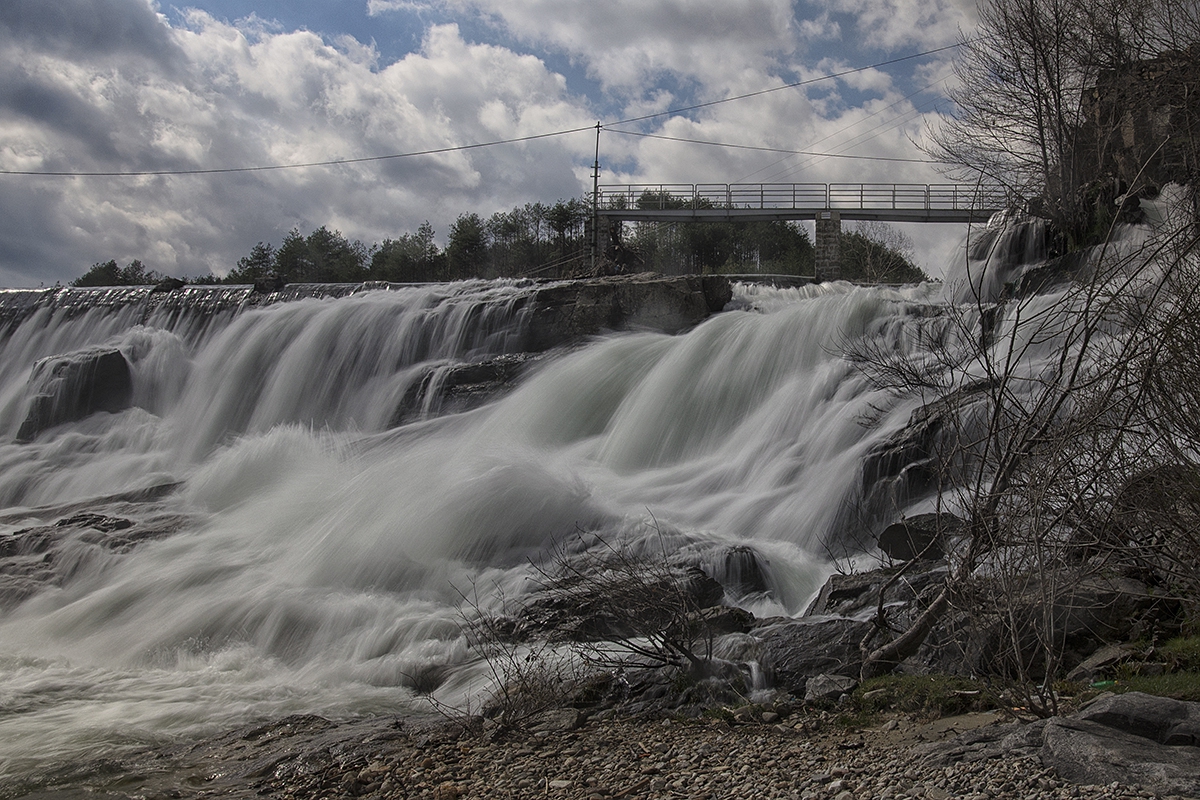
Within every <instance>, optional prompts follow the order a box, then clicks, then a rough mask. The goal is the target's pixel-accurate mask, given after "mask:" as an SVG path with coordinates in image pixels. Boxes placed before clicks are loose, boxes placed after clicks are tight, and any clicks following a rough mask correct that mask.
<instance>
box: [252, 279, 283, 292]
mask: <svg viewBox="0 0 1200 800" xmlns="http://www.w3.org/2000/svg"><path fill="white" fill-rule="evenodd" d="M286 286H287V281H285V280H284V279H283V278H282V277H281V276H279V275H267V276H266V277H263V278H259V279H258V280H256V281H255V282H254V288H253V290H252V292H253V293H254V294H271V293H273V292H278V291H282V290H283V288H284V287H286Z"/></svg>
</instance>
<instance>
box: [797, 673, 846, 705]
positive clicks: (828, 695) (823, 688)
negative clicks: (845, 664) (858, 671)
mask: <svg viewBox="0 0 1200 800" xmlns="http://www.w3.org/2000/svg"><path fill="white" fill-rule="evenodd" d="M857 688H858V681H856V680H855V679H854V678H848V677H846V676H845V675H824V674H822V675H814V676H813V677H811V678H809V679H808V682H807V683H806V684H805V686H804V702H806V703H831V702H834V701H835V700H837V699H838V698H839V697H841V696H842V695H844V694H849V693H850V692H853V691H854V690H855V689H857Z"/></svg>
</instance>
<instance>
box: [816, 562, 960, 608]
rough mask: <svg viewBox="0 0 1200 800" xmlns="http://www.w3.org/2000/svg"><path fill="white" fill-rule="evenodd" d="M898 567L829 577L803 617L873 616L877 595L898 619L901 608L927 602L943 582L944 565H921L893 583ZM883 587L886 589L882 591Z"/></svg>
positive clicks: (916, 564) (910, 569)
mask: <svg viewBox="0 0 1200 800" xmlns="http://www.w3.org/2000/svg"><path fill="white" fill-rule="evenodd" d="M898 572H900V567H887V568H883V569H876V570H871V571H870V572H857V573H851V574H846V575H842V574H833V575H830V576H829V579H828V580H827V581H826V582H825V585H824V586H822V587H821V591H820V592H818V593H817V596H816V597H815V598H814V599H813V601H812V603H811V604H809V607H808V609H807V610H806V611H805V612H804V614H805V616H819V615H830V614H834V615H837V616H845V617H855V616H858V617H862V616H865V615H868V614H872V613H874V612H875V610H876V608H878V606H879V595H880V592H883V595H884V597H883V602H884V605H886V606H889V607H890V608H891V609H892V615H893V617H895V616H898V615H899V612H900V610H901V607H904V606H911V604H913V603H914V602H916V601H918V600H928V599H931V598H932V596H933V594H935V593H936V592H937V591H938V590H939V589H940V588H941V586H942V584H944V583H945V582H946V576H947V575H948V574H949V570H948V569H947V567H946V563H945V562H944V561H921V562H917V563H913V564H910V565H908V567H906V568H905V570H904V576H903V580H898V579H895V578H896V575H897V573H898ZM885 587H886V588H885Z"/></svg>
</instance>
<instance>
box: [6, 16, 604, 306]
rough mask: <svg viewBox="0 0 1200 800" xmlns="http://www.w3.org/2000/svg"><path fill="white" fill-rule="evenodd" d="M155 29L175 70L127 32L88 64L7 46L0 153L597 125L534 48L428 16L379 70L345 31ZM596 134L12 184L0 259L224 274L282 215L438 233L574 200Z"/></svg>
mask: <svg viewBox="0 0 1200 800" xmlns="http://www.w3.org/2000/svg"><path fill="white" fill-rule="evenodd" d="M122 7H123V9H124V11H125V12H126V13H127V15H128V16H130V17H132V18H133V19H135V20H136V19H141V18H142V17H143V16H144V12H145V11H146V9H145V7H144V3H142V2H140V0H130V1H129V2H126V3H123V4H122ZM155 24H158V25H160V26H161V27H162V28H163V30H164V31H165V33H166V35H167V40H166V41H167V46H165V47H160V51H161V52H162V53H167V54H169V55H170V57H171V58H172V59H173V60H172V62H171V64H170V65H169V67H170V68H168V69H162V70H159V69H149V68H147V67H145V65H144V62H145V53H144V52H143V51H142V50H141V49H140V48H141V46H142V43H141V42H140V41H132V40H129V41H127V42H126V47H127V48H128V49H127V50H121V49H118V48H108V49H107V50H105V51H104V52H103V53H102V56H103V58H102V59H101V60H98V59H97V57H96V56H95V54H94V52H93V51H92V50H89V49H87V48H84V49H83V50H82V51H80V52H78V53H76V52H73V51H72V50H71V48H69V47H59V46H53V47H39V44H38V42H36V41H32V42H31V40H29V39H20V38H18V39H14V38H12V37H8V38H6V39H5V40H3V41H0V81H2V83H0V85H2V86H3V88H0V137H2V138H0V142H2V144H0V165H2V166H3V167H4V168H6V169H26V170H71V171H110V170H112V171H116V170H120V171H137V170H155V169H199V168H221V167H232V166H246V165H269V164H281V163H285V164H286V163H307V162H314V161H324V160H332V159H344V158H356V157H363V156H372V155H382V154H390V153H404V152H411V151H418V150H429V149H438V148H446V147H454V146H457V145H463V144H471V143H475V142H480V141H492V140H497V139H507V138H516V137H520V136H526V135H531V134H539V133H543V132H546V131H552V130H561V129H566V128H572V127H579V126H581V125H586V124H587V121H588V120H590V119H594V115H593V114H592V113H591V112H590V111H587V110H585V109H584V107H583V106H582V105H581V104H580V103H579V102H578V100H576V99H573V98H571V97H570V96H568V94H567V92H566V88H565V82H564V80H563V78H562V77H561V76H560V75H557V74H555V73H553V72H552V71H550V70H548V69H547V68H546V66H545V64H544V63H543V62H542V61H541V60H539V59H538V58H536V57H534V56H531V55H523V54H519V53H514V52H512V51H511V50H507V49H505V48H502V47H497V46H492V45H483V44H471V43H468V42H466V41H464V40H463V39H462V37H461V34H460V32H459V30H458V28H457V27H456V26H454V25H443V26H436V27H433V28H431V29H430V30H429V31H428V32H427V35H426V37H425V41H424V43H423V45H422V47H421V49H420V51H419V52H415V53H410V54H408V55H407V56H405V57H404V58H402V59H399V60H397V61H395V62H393V63H391V64H387V65H384V66H380V65H379V63H378V54H377V53H375V51H374V50H373V48H371V47H369V46H367V45H363V44H361V43H359V42H357V41H355V40H352V39H346V38H338V39H336V40H335V41H333V42H332V43H330V42H326V41H325V40H324V39H323V38H322V37H320V36H318V35H316V34H314V33H311V32H307V31H290V32H278V33H276V32H272V31H269V30H265V29H264V28H263V26H261V25H257V26H256V25H251V24H247V25H245V26H242V27H239V26H237V25H230V24H227V23H224V22H220V21H217V20H216V19H214V18H212V17H210V16H208V15H206V14H204V13H201V12H197V11H191V12H189V13H188V14H187V16H186V18H185V20H184V22H183V24H182V25H180V26H179V27H176V28H169V27H166V26H165V24H162V23H159V22H156V23H155ZM126 27H127V28H129V29H131V30H133V29H136V26H126ZM86 35H90V34H85V38H86ZM159 44H161V42H160V43H159ZM101 61H102V62H103V63H101ZM591 146H592V139H591V137H590V136H589V135H588V134H586V133H584V134H582V135H577V136H574V137H562V138H560V139H550V140H541V141H538V142H532V143H526V144H514V145H507V146H503V147H496V148H491V149H488V150H486V151H465V152H457V153H446V154H442V155H436V156H429V157H422V158H411V159H395V160H389V161H381V162H371V163H366V164H358V165H343V166H337V167H327V168H307V169H296V170H282V171H272V172H263V173H240V174H231V175H214V176H186V175H185V176H158V177H143V178H77V179H71V180H63V179H57V180H55V179H51V178H36V177H29V176H26V177H18V176H9V177H7V178H4V179H3V189H4V190H5V192H3V193H0V197H2V198H3V200H4V204H5V205H4V207H5V208H6V209H8V208H20V209H21V212H22V213H21V214H6V215H5V218H4V220H3V221H2V222H0V269H3V270H7V272H8V275H20V276H24V280H23V281H22V282H23V283H26V284H29V283H37V282H40V281H46V282H53V281H54V280H62V281H67V280H70V279H72V278H74V277H76V276H78V275H79V274H81V273H82V272H83V271H84V270H85V269H86V268H87V267H88V266H90V265H91V264H92V263H94V262H96V261H105V260H107V259H109V258H116V259H117V260H118V261H119V262H122V263H124V262H128V261H130V260H132V259H134V258H140V259H142V260H143V261H145V262H146V263H147V265H148V266H150V267H151V268H154V269H158V270H160V271H163V272H167V273H171V274H177V275H178V274H188V275H195V274H202V273H204V272H207V271H209V270H214V271H217V272H222V273H223V272H225V271H227V270H228V269H229V268H231V267H232V266H233V265H234V263H235V262H236V259H237V258H238V257H239V256H240V255H244V254H245V253H247V252H248V251H249V248H250V246H251V245H253V244H254V243H255V242H257V241H259V240H273V241H276V242H277V241H278V240H279V239H281V238H282V235H283V233H285V232H286V230H287V229H288V228H290V227H292V226H293V225H294V226H298V227H300V228H301V229H302V230H311V229H312V228H315V227H317V226H319V225H326V224H328V225H330V226H331V227H336V228H339V229H341V230H342V232H343V233H344V234H346V235H347V236H348V237H350V238H361V239H363V240H364V241H366V242H367V243H371V242H374V241H379V240H381V239H382V238H384V237H386V236H395V235H398V234H400V233H403V232H405V231H408V230H413V229H415V228H416V226H417V225H418V224H420V222H421V221H423V220H425V219H430V220H432V221H433V222H434V224H435V227H437V228H438V229H439V230H440V231H442V232H443V233H444V232H445V230H446V229H447V228H448V226H449V223H450V222H451V221H452V220H453V218H454V217H455V216H456V215H457V214H458V213H460V212H465V211H477V212H480V213H484V214H485V215H486V214H488V213H490V212H491V211H493V210H499V209H507V208H511V207H512V206H513V205H517V204H520V203H524V202H527V201H529V200H530V199H537V198H542V197H545V196H546V195H547V193H550V195H551V197H552V198H553V197H555V196H558V197H570V196H575V195H578V194H579V193H580V192H581V191H582V189H583V182H582V180H581V178H582V177H583V174H582V173H583V172H584V170H583V169H582V168H580V167H579V166H578V165H580V164H582V163H584V161H585V159H587V157H588V156H587V154H588V153H589V152H590V150H591ZM5 195H7V196H5ZM18 198H19V199H18ZM30 220H40V222H38V223H37V224H34V225H32V226H31V225H30ZM31 231H36V232H37V235H36V237H33V236H31V235H30V233H31ZM0 277H5V278H7V277H8V276H7V275H3V274H0Z"/></svg>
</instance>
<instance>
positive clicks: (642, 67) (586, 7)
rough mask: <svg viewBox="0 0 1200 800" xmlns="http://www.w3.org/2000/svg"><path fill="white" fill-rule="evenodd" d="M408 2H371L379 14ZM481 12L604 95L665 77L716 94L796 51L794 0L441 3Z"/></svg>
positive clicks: (478, 0) (457, 0) (443, 0)
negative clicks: (573, 63)
mask: <svg viewBox="0 0 1200 800" xmlns="http://www.w3.org/2000/svg"><path fill="white" fill-rule="evenodd" d="M415 5H416V4H415V3H411V2H408V1H407V0H371V8H372V10H373V11H374V12H376V13H379V12H382V11H384V10H388V9H393V8H407V9H411V8H413V7H414V6H415ZM437 5H438V6H439V7H443V8H451V9H458V10H469V11H473V12H476V13H479V14H482V15H483V16H484V17H485V18H488V19H491V20H493V21H494V22H495V23H496V24H497V25H500V26H502V27H504V28H505V29H506V30H507V31H508V32H509V33H510V34H512V35H513V36H515V37H517V38H518V39H519V40H521V41H523V42H526V43H530V44H537V45H541V46H545V47H550V48H553V49H556V50H558V51H560V52H563V53H566V54H567V55H569V56H570V57H571V58H573V59H576V60H578V61H579V62H581V63H583V64H584V65H585V66H586V68H587V70H588V72H589V74H590V75H591V76H592V77H593V78H594V79H596V80H597V81H599V82H600V83H601V85H603V86H604V87H605V88H606V89H608V90H616V91H621V92H628V91H630V90H633V89H638V88H639V87H643V86H647V85H649V84H652V83H653V82H654V79H655V78H659V77H662V76H663V75H664V74H669V75H671V76H673V77H674V78H677V79H683V80H696V81H699V82H700V83H702V84H703V85H705V86H717V87H718V88H720V86H721V84H722V83H723V81H724V79H725V77H726V76H728V75H730V74H737V73H739V72H741V71H743V70H745V69H748V68H749V69H753V70H755V71H757V72H762V71H764V70H766V69H767V68H768V67H770V65H772V64H773V63H775V59H776V58H777V57H778V56H779V55H781V54H787V53H790V52H792V50H794V49H795V45H796V42H795V31H794V30H793V18H792V4H791V0H742V2H737V3H730V2H728V0H610V1H609V2H604V3H596V2H563V1H562V0H441V2H440V3H438V4H437Z"/></svg>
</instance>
